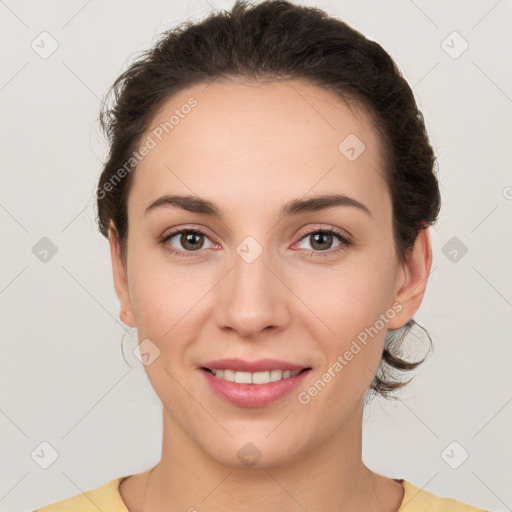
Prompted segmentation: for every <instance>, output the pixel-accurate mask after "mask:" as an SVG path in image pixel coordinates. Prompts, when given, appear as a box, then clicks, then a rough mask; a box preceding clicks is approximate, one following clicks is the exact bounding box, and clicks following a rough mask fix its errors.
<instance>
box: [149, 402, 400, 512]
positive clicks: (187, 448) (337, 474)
mask: <svg viewBox="0 0 512 512" xmlns="http://www.w3.org/2000/svg"><path fill="white" fill-rule="evenodd" d="M362 412H363V406H362V402H361V404H360V406H358V407H357V408H356V410H354V411H353V414H351V416H350V417H349V418H347V421H345V422H344V425H343V428H341V429H340V430H338V431H335V432H333V434H332V435H331V437H329V438H328V439H327V440H326V441H325V442H323V444H320V445H318V446H314V447H313V448H310V449H309V450H308V451H303V452H300V453H299V454H298V455H297V454H295V456H294V457H293V460H290V461H287V462H286V463H279V464H275V465H267V466H266V467H259V466H258V465H255V466H254V467H233V466H228V465H225V464H222V463H219V461H217V460H215V459H213V458H212V457H210V456H209V455H208V453H207V452H206V450H203V449H201V448H200V447H199V446H198V445H197V444H196V443H195V442H194V440H193V439H191V438H190V437H189V436H188V435H187V434H186V432H185V431H184V430H183V429H182V428H181V427H180V426H179V425H178V424H177V423H176V421H175V420H174V418H173V417H172V416H171V415H170V414H169V413H168V412H167V411H166V410H165V409H164V410H163V442H162V457H161V460H160V462H159V463H158V464H157V465H156V466H155V467H154V468H153V470H152V472H151V473H150V475H149V478H148V480H147V489H146V493H145V494H146V496H145V502H144V506H143V511H144V512H149V511H151V512H160V511H164V510H165V511H166V512H169V511H175V510H187V511H190V512H194V511H199V510H208V511H209V512H221V511H225V510H245V511H252V510H254V511H256V510H257V511H260V510H265V511H267V512H278V511H279V512H288V511H290V512H292V511H294V512H295V511H299V510H301V511H302V510H307V511H308V512H320V511H325V510H333V511H334V510H335V511H340V512H342V511H348V510H350V511H359V510H360V511H363V510H364V511H366V512H369V511H373V510H375V511H376V510H380V511H382V510H389V511H394V510H397V509H398V506H399V504H400V501H401V496H400V500H397V498H398V494H397V492H399V491H398V486H399V487H400V488H401V486H400V484H397V483H396V482H393V481H392V480H389V479H384V477H381V476H379V475H376V474H375V473H372V472H371V471H370V470H369V469H368V468H367V467H366V466H365V465H364V464H363V461H362V458H361V449H362ZM242 444H243V443H242ZM285 459H286V457H285ZM384 480H387V483H386V485H387V487H386V489H385V490H384ZM393 483H394V484H395V486H394V488H393V489H394V491H395V494H394V496H393V497H391V496H389V491H390V488H391V486H390V485H389V484H391V485H392V484H393ZM383 494H387V495H388V507H389V508H383Z"/></svg>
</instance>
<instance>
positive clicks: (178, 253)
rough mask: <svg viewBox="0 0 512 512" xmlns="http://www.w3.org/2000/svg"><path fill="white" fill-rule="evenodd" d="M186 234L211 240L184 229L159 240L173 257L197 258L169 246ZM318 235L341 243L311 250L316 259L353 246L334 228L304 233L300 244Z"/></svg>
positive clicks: (201, 232)
mask: <svg viewBox="0 0 512 512" xmlns="http://www.w3.org/2000/svg"><path fill="white" fill-rule="evenodd" d="M185 233H188V234H190V233H193V234H200V235H202V236H204V237H206V238H209V237H208V235H207V234H206V233H205V232H204V231H202V230H200V229H190V228H183V229H177V230H176V231H173V232H172V233H169V234H168V235H166V236H165V237H162V238H161V239H160V240H159V243H160V244H161V245H162V246H163V247H164V248H165V250H166V251H168V252H169V253H171V254H172V255H173V256H178V257H181V258H189V257H193V256H195V253H199V252H200V250H198V251H178V250H176V249H174V248H173V247H171V246H169V245H168V244H167V242H168V241H169V240H170V239H171V238H173V237H175V236H176V235H182V234H185ZM318 233H320V234H322V235H333V236H335V237H336V238H337V239H338V240H339V241H340V244H339V245H338V246H337V247H335V248H334V249H327V250H325V251H314V250H310V254H311V256H313V257H315V258H316V257H326V256H330V255H332V254H334V253H338V252H339V251H341V250H343V249H346V248H347V247H350V246H351V245H352V242H351V240H349V239H348V238H347V237H345V236H343V235H342V234H341V233H339V232H338V231H336V230H335V229H332V228H327V229H314V230H312V231H308V232H307V233H303V234H302V236H301V237H300V239H299V242H300V241H302V240H303V239H304V238H307V237H308V236H311V235H316V234H318Z"/></svg>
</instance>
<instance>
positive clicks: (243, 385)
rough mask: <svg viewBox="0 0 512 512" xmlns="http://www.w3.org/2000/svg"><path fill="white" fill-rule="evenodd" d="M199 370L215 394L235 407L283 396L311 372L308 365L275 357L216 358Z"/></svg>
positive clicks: (247, 405) (260, 403)
mask: <svg viewBox="0 0 512 512" xmlns="http://www.w3.org/2000/svg"><path fill="white" fill-rule="evenodd" d="M199 369H200V370H201V374H202V375H203V378H205V379H206V382H207V383H208V384H209V386H210V389H211V390H213V391H214V392H215V394H216V395H217V396H219V397H220V398H221V399H223V400H225V401H227V402H229V403H231V404H233V405H236V406H239V407H266V406H268V405H270V404H271V403H273V402H275V401H277V400H280V399H284V398H285V397H286V396H287V395H289V394H291V393H292V391H293V390H295V389H297V387H298V386H299V385H300V384H301V383H302V382H303V381H304V379H305V378H306V376H307V375H308V374H309V373H310V372H311V367H310V366H305V365H300V364H295V363H290V362H288V361H281V360H278V359H260V360H258V361H244V360H242V359H219V360H216V361H208V362H207V363H205V364H204V365H201V366H200V367H199ZM278 377H279V379H278V380H273V379H274V378H278ZM269 380H270V382H269ZM249 381H250V383H249Z"/></svg>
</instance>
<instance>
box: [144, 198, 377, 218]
mask: <svg viewBox="0 0 512 512" xmlns="http://www.w3.org/2000/svg"><path fill="white" fill-rule="evenodd" d="M160 206H177V207H178V208H181V209H183V210H187V211H189V212H194V213H202V214H204V215H211V216H212V217H219V218H222V216H223V213H222V209H221V208H220V207H219V206H217V205H216V204H215V203H213V202H211V201H208V200H207V199H201V198H199V197H196V196H182V195H165V196H162V197H159V198H158V199H157V200H156V201H153V202H152V203H151V204H150V205H149V206H148V207H147V208H146V212H145V213H148V212H149V211H151V210H153V209H155V208H158V207H160ZM334 206H352V207H354V208H358V209H359V210H361V211H364V212H365V213H366V214H367V215H369V216H370V217H373V215H372V212H371V211H370V210H369V209H368V208H367V207H366V206H365V205H364V204H362V203H360V202H359V201H357V200H356V199H353V198H351V197H348V196H345V195H339V194H327V195H321V196H315V197H311V198H309V199H294V200H292V201H289V202H288V203H286V204H285V205H284V206H283V207H282V208H281V210H280V216H281V217H288V216H290V215H298V214H300V213H306V212H316V211H319V210H324V209H326V208H332V207H334Z"/></svg>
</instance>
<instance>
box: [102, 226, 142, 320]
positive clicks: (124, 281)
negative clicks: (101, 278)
mask: <svg viewBox="0 0 512 512" xmlns="http://www.w3.org/2000/svg"><path fill="white" fill-rule="evenodd" d="M108 241H109V244H110V257H111V261H112V276H113V279H114V289H115V291H116V295H117V298H118V299H119V303H120V308H121V310H120V312H119V318H120V320H121V321H122V322H123V323H124V324H125V325H128V326H129V327H136V324H135V319H134V316H133V311H132V306H131V303H130V293H129V288H128V278H127V273H126V268H125V265H124V264H123V262H122V260H121V255H120V247H119V239H118V234H117V230H116V228H115V226H114V224H113V223H112V221H111V222H110V226H109V229H108Z"/></svg>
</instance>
